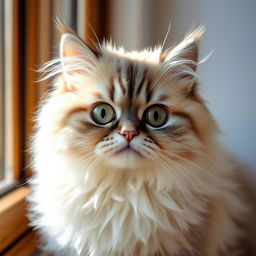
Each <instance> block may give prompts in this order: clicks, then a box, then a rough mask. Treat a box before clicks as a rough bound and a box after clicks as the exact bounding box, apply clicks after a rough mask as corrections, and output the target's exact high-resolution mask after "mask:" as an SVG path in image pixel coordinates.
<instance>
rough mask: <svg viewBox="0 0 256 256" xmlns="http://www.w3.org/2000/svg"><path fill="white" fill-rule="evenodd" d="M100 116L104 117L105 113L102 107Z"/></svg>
mask: <svg viewBox="0 0 256 256" xmlns="http://www.w3.org/2000/svg"><path fill="white" fill-rule="evenodd" d="M100 115H101V118H102V119H104V117H105V115H106V110H105V109H104V108H102V109H101V113H100Z"/></svg>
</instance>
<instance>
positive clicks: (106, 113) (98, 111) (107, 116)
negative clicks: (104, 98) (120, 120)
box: [91, 103, 115, 125]
mask: <svg viewBox="0 0 256 256" xmlns="http://www.w3.org/2000/svg"><path fill="white" fill-rule="evenodd" d="M91 118H92V120H93V121H94V122H95V123H96V124H99V125H105V124H108V123H110V122H112V121H113V120H114V119H115V111H114V109H113V108H112V107H111V106H110V105H109V104H107V103H100V104H98V105H96V106H94V108H93V109H92V111H91Z"/></svg>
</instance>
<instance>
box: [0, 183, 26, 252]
mask: <svg viewBox="0 0 256 256" xmlns="http://www.w3.org/2000/svg"><path fill="white" fill-rule="evenodd" d="M30 192H31V190H30V189H29V188H28V187H26V186H22V187H20V188H17V189H15V190H14V191H12V192H10V193H8V194H6V195H5V196H3V197H2V198H0V230H1V232H0V254H1V252H3V251H4V250H5V249H6V248H8V246H10V245H11V244H12V243H13V242H14V241H16V240H17V239H18V238H19V237H20V236H21V235H22V234H23V233H24V232H26V231H27V230H28V229H29V227H28V219H27V216H26V215H27V211H26V197H27V196H28V195H29V194H30Z"/></svg>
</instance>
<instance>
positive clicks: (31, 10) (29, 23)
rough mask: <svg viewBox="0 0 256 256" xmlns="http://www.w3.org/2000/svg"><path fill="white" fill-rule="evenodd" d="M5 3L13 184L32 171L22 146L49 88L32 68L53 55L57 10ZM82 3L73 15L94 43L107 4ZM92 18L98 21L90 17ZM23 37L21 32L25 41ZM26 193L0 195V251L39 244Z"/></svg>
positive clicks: (18, 251) (14, 252) (15, 252)
mask: <svg viewBox="0 0 256 256" xmlns="http://www.w3.org/2000/svg"><path fill="white" fill-rule="evenodd" d="M4 1H5V2H8V4H10V5H11V12H12V15H11V17H12V22H11V23H12V39H11V45H10V47H11V48H12V57H11V61H10V62H9V66H8V68H9V69H10V70H11V71H12V74H11V77H10V79H9V81H8V83H9V84H10V86H11V88H12V91H11V92H12V93H11V105H10V108H11V109H12V111H11V112H12V115H11V117H10V119H11V122H12V124H13V130H12V136H13V137H12V140H11V141H12V143H11V148H12V152H13V154H12V156H11V158H10V159H11V160H10V163H11V164H12V168H13V173H14V180H15V181H17V182H18V181H24V180H25V178H27V177H29V176H31V175H32V170H31V169H30V168H28V167H27V166H28V164H29V162H30V159H29V156H28V154H25V152H27V150H26V147H28V145H29V140H30V137H31V135H32V134H33V129H34V128H33V127H34V123H33V117H34V113H35V111H36V104H37V102H38V100H39V99H40V98H41V97H42V95H43V94H44V93H45V92H46V90H47V89H48V83H47V82H42V83H41V84H35V81H36V80H37V79H38V74H37V73H36V71H35V70H36V69H37V68H38V67H39V66H40V65H41V64H42V63H44V62H45V61H47V60H49V59H50V58H51V57H52V55H53V48H52V45H53V44H54V41H55V42H56V33H55V34H54V35H52V32H53V30H54V28H53V21H52V20H53V18H55V17H54V15H56V14H58V13H57V12H56V13H54V11H53V10H55V9H56V8H54V3H53V1H52V0H44V1H35V0H24V1H20V0H4ZM81 1H84V0H77V5H79V6H83V9H82V10H79V15H78V17H79V22H80V23H81V22H83V23H84V24H83V26H81V24H80V26H79V27H78V30H79V33H80V35H81V36H82V37H83V38H84V39H85V41H87V43H91V41H88V39H89V38H90V39H94V40H95V41H96V38H95V34H94V33H96V34H97V37H98V38H99V39H100V40H102V39H103V36H104V35H106V31H107V26H108V24H106V23H104V21H103V19H105V17H104V16H103V14H104V12H103V11H102V8H103V9H104V10H107V11H108V9H109V4H106V3H105V2H104V3H103V6H101V7H100V3H101V4H102V2H101V1H100V0H95V1H86V3H82V2H81ZM55 4H56V3H55ZM59 4H60V3H59ZM77 12H78V10H77ZM95 16H97V17H98V19H95ZM81 17H82V19H81ZM80 19H81V20H82V21H81V20H80ZM77 21H78V20H77ZM77 23H78V22H77ZM102 24H104V26H103V25H102ZM24 27H25V28H24ZM92 27H93V30H94V32H93V30H92ZM55 32H56V31H55ZM104 33H105V34H104ZM24 35H26V41H25V37H24ZM50 35H51V36H50ZM39 38H40V39H39ZM28 53H29V54H28ZM46 53H48V55H47V54H46ZM22 111H23V112H22ZM16 184H17V183H16ZM30 193H31V190H30V188H29V187H27V186H21V187H17V188H16V189H14V190H13V191H12V192H10V193H8V194H6V195H5V196H2V197H0V230H1V232H0V255H5V256H19V255H31V254H32V252H33V251H35V249H36V247H37V245H38V243H39V239H38V238H37V236H36V234H35V233H34V232H33V231H32V229H31V228H30V227H29V225H28V223H29V221H28V218H27V217H26V216H27V210H26V207H27V203H26V197H27V196H28V195H29V194H30Z"/></svg>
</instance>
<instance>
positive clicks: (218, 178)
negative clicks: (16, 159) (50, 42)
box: [29, 28, 246, 256]
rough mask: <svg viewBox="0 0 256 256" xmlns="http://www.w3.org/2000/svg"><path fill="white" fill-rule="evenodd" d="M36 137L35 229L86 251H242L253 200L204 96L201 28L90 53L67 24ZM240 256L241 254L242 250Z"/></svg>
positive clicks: (55, 243) (137, 255)
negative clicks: (176, 39) (170, 43)
mask: <svg viewBox="0 0 256 256" xmlns="http://www.w3.org/2000/svg"><path fill="white" fill-rule="evenodd" d="M63 31H64V32H63V35H62V38H61V42H60V58H58V59H55V60H53V61H51V62H49V63H47V64H46V65H45V66H44V68H43V69H44V71H45V72H46V76H45V78H46V79H48V78H54V81H53V85H52V90H51V91H50V92H49V93H48V95H47V96H46V98H45V99H44V101H43V102H42V104H41V106H40V109H39V112H38V115H37V127H36V130H37V131H36V134H35V136H34V138H33V148H32V151H33V168H34V170H35V175H34V177H33V180H32V182H31V184H32V188H33V194H32V195H31V197H30V199H29V200H30V203H31V207H30V209H31V210H30V217H31V222H32V225H33V226H35V227H36V229H38V230H39V232H40V234H41V235H42V239H43V246H44V248H45V249H46V250H48V251H51V252H53V253H55V254H56V255H72V256H75V255H79V256H153V255H158V256H160V255H162V256H163V255H165V256H166V255H170V256H192V255H193V256H195V255H200V256H224V255H229V256H230V255H235V253H238V252H239V249H240V244H239V239H240V238H241V234H242V232H241V230H240V225H239V223H241V222H242V219H243V216H244V213H245V212H246V211H245V207H244V206H243V203H242V200H241V198H240V195H239V193H238V184H239V182H238V180H237V176H236V173H235V172H234V171H233V166H232V165H231V164H230V161H229V157H228V156H227V154H226V153H225V152H224V150H223V149H222V148H221V147H220V145H219V143H218V141H217V136H218V134H219V129H218V126H217V124H216V123H215V121H214V119H213V117H212V115H211V114H210V112H209V110H208V109H207V107H206V105H205V102H204V100H203V99H202V98H201V96H200V95H199V82H198V76H197V74H196V67H197V62H198V43H199V40H200V37H201V35H202V33H203V29H200V28H199V29H197V30H195V31H193V32H192V33H190V34H189V35H187V36H186V37H185V39H184V40H183V41H182V42H181V43H180V44H178V45H177V46H176V47H174V48H171V49H168V50H167V51H164V52H163V50H162V48H161V47H160V48H155V49H152V50H144V51H141V52H126V51H125V50H124V49H122V48H121V49H116V48H115V47H113V46H112V45H111V44H110V43H106V44H103V45H99V46H98V49H90V48H89V47H88V46H87V45H86V44H85V43H84V42H83V41H82V40H81V39H79V38H78V37H77V36H76V35H75V34H73V33H71V32H69V31H65V29H63ZM236 255H238V254H236Z"/></svg>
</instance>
